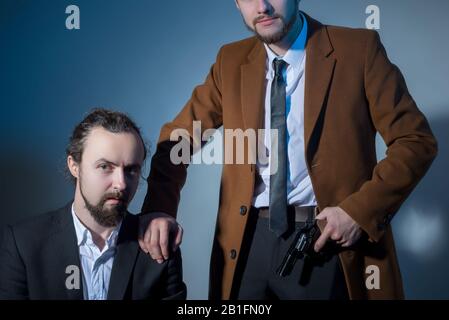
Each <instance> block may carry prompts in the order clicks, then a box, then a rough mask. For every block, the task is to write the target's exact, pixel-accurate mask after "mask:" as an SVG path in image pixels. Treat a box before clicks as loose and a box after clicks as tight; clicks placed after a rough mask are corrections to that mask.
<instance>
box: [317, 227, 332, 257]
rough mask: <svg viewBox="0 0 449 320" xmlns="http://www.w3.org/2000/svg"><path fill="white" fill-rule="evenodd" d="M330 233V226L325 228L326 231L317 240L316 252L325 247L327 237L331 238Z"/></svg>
mask: <svg viewBox="0 0 449 320" xmlns="http://www.w3.org/2000/svg"><path fill="white" fill-rule="evenodd" d="M330 234H331V229H330V228H325V229H324V232H323V233H322V234H321V236H320V237H319V238H318V240H317V241H316V242H315V246H314V249H315V251H316V252H319V251H320V250H321V249H322V248H323V247H324V245H325V244H326V241H327V239H329V236H330Z"/></svg>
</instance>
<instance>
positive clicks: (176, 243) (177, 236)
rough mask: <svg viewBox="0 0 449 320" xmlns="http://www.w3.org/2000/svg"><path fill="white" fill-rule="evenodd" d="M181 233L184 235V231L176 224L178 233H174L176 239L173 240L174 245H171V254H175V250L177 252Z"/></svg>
mask: <svg viewBox="0 0 449 320" xmlns="http://www.w3.org/2000/svg"><path fill="white" fill-rule="evenodd" d="M183 233H184V230H183V229H182V227H181V226H180V225H179V224H178V231H177V232H176V238H175V242H174V244H173V252H175V251H176V250H178V248H179V246H180V245H181V242H182V235H183Z"/></svg>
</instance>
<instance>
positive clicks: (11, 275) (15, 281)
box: [0, 226, 28, 300]
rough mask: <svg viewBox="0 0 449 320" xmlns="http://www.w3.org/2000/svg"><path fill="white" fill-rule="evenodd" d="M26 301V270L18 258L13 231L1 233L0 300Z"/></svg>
mask: <svg viewBox="0 0 449 320" xmlns="http://www.w3.org/2000/svg"><path fill="white" fill-rule="evenodd" d="M24 299H28V288H27V279H26V269H25V265H24V263H23V260H22V258H21V257H20V254H19V251H18V248H17V245H16V241H15V237H14V232H13V229H12V228H11V227H10V226H8V227H6V228H4V229H3V230H2V232H1V243H0V300H24Z"/></svg>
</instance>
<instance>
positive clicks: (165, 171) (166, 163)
mask: <svg viewBox="0 0 449 320" xmlns="http://www.w3.org/2000/svg"><path fill="white" fill-rule="evenodd" d="M221 51H222V50H220V52H219V53H218V56H217V60H216V62H215V63H214V64H213V66H212V67H211V70H210V72H209V74H208V76H207V78H206V80H205V82H204V83H203V84H202V85H199V86H197V87H196V88H195V89H194V91H193V93H192V96H191V98H190V100H189V101H188V102H187V104H186V105H185V106H184V108H183V109H182V110H181V112H180V113H179V114H178V115H177V116H176V117H175V119H174V120H173V121H172V122H169V123H167V124H165V125H164V126H163V127H162V129H161V133H160V136H159V141H158V145H157V148H156V153H155V154H154V156H153V158H152V160H151V169H150V174H149V176H148V179H147V183H148V189H147V194H146V197H145V200H144V203H143V206H142V210H141V211H142V213H149V212H155V211H160V212H164V213H167V214H169V215H171V216H173V217H176V214H177V210H178V204H179V200H180V192H181V189H182V187H183V186H184V183H185V180H186V175H187V167H188V163H189V162H190V159H191V155H192V153H193V152H195V151H197V150H198V149H199V147H201V145H202V141H201V136H202V134H203V132H204V131H205V130H207V129H212V128H219V127H220V126H221V125H222V123H223V120H222V104H221V68H222V62H221V60H222V58H221V57H222V54H221ZM194 122H196V124H195V125H194ZM199 127H200V129H199V130H197V129H195V128H199ZM194 131H195V132H194ZM180 141H182V142H183V143H185V144H186V145H187V148H186V149H187V150H190V155H188V156H187V159H185V160H183V161H182V162H181V163H174V162H173V161H171V159H170V153H171V151H172V149H173V147H174V146H175V145H177V143H178V142H180ZM184 156H185V154H184Z"/></svg>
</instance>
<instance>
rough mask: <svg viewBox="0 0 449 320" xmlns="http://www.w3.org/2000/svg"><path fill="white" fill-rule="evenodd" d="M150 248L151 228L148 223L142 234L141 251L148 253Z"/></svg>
mask: <svg viewBox="0 0 449 320" xmlns="http://www.w3.org/2000/svg"><path fill="white" fill-rule="evenodd" d="M150 250H151V228H150V225H148V227H147V228H146V231H145V233H144V235H143V251H145V252H146V253H150Z"/></svg>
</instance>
